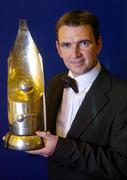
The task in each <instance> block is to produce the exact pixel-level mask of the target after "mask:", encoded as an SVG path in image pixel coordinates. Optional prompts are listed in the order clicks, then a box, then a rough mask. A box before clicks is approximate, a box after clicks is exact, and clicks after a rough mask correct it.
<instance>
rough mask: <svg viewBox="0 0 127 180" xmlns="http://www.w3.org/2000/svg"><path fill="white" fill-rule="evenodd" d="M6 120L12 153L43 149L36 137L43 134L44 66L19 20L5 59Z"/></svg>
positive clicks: (39, 139)
mask: <svg viewBox="0 0 127 180" xmlns="http://www.w3.org/2000/svg"><path fill="white" fill-rule="evenodd" d="M8 120H9V132H8V133H7V134H6V135H5V137H4V142H5V147H7V148H10V149H14V150H34V149H40V148H42V147H43V140H42V139H41V138H40V137H38V136H37V135H36V134H35V132H36V131H37V130H42V131H46V105H45V91H44V72H43V63H42V58H41V55H40V53H39V51H38V49H37V47H36V45H35V43H34V41H33V39H32V37H31V34H30V32H29V30H28V27H27V22H26V20H20V24H19V29H18V33H17V37H16V41H15V43H14V46H13V48H12V50H11V52H10V55H9V58H8Z"/></svg>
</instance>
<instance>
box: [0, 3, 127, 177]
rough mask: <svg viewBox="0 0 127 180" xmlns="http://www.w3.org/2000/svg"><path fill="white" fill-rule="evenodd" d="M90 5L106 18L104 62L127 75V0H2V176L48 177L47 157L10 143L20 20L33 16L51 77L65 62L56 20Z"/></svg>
mask: <svg viewBox="0 0 127 180" xmlns="http://www.w3.org/2000/svg"><path fill="white" fill-rule="evenodd" d="M72 9H87V10H90V11H92V12H94V13H95V14H96V15H97V16H98V17H99V18H100V21H101V31H102V37H103V51H102V52H101V55H100V57H99V59H100V61H101V63H102V64H103V65H104V66H105V67H106V68H107V69H109V71H110V72H112V73H113V74H115V75H117V76H119V77H120V78H122V79H127V45H126V43H127V0H46V1H44V0H33V1H32V0H15V1H14V0H11V1H9V0H3V1H1V3H0V180H28V179H30V180H45V179H47V165H46V162H47V161H46V158H43V157H39V156H32V155H29V154H26V153H25V152H21V151H14V150H8V149H5V148H4V144H3V141H2V137H3V136H4V135H5V134H6V133H7V132H8V119H7V58H8V56H9V53H10V50H11V48H12V46H13V43H14V41H15V38H16V34H17V31H18V26H19V20H20V19H27V22H28V27H29V30H30V32H31V35H32V37H33V39H34V41H35V43H36V45H37V47H38V49H39V51H40V53H41V55H42V56H43V63H44V70H45V83H46V87H47V82H48V79H49V78H50V77H51V76H53V75H54V74H56V73H58V72H60V71H64V70H65V67H64V65H63V63H62V61H61V59H60V58H59V56H58V55H57V53H56V48H55V23H56V20H57V18H58V17H59V16H61V15H62V14H63V13H64V12H65V11H69V10H72Z"/></svg>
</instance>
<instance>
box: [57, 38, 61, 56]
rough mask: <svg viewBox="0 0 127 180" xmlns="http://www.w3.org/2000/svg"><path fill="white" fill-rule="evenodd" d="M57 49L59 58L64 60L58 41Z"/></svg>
mask: <svg viewBox="0 0 127 180" xmlns="http://www.w3.org/2000/svg"><path fill="white" fill-rule="evenodd" d="M56 49H57V52H58V54H59V56H60V57H61V58H62V54H61V50H60V46H59V42H58V41H56Z"/></svg>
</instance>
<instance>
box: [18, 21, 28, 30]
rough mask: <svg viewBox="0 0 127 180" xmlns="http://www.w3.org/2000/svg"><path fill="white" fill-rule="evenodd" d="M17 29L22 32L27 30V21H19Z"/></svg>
mask: <svg viewBox="0 0 127 180" xmlns="http://www.w3.org/2000/svg"><path fill="white" fill-rule="evenodd" d="M19 29H20V30H22V31H26V30H28V26H27V20H26V19H20V21H19Z"/></svg>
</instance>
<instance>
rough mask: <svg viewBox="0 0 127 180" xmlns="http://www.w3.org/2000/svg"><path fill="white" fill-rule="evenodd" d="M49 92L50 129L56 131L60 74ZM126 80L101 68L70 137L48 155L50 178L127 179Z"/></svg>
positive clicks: (59, 99)
mask: <svg viewBox="0 0 127 180" xmlns="http://www.w3.org/2000/svg"><path fill="white" fill-rule="evenodd" d="M62 75H63V74H60V75H58V76H55V77H54V78H53V79H52V80H51V81H50V83H49V88H48V92H47V118H48V130H49V131H50V132H51V133H52V134H55V127H56V117H57V113H58V110H59V107H60V104H61V99H62V93H63V87H62V84H61V76H62ZM126 84H127V83H124V82H123V81H122V80H118V79H117V78H115V77H113V76H112V75H111V74H110V73H109V72H107V71H106V70H105V69H104V68H102V70H101V72H100V73H99V75H98V77H97V78H96V80H95V81H94V83H93V85H92V86H91V88H90V90H89V91H88V92H87V94H86V96H85V98H84V100H83V102H82V105H81V106H80V108H79V110H78V112H77V114H76V117H75V119H74V121H73V123H72V126H71V129H70V130H69V132H68V134H67V138H62V137H59V140H58V143H57V146H56V149H55V152H54V153H53V155H52V156H51V157H50V158H49V160H48V161H49V163H48V168H49V179H52V180H54V179H69V180H71V179H76V180H80V179H97V180H98V179H120V178H124V179H127V85H126Z"/></svg>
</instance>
